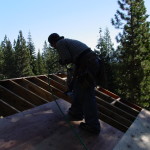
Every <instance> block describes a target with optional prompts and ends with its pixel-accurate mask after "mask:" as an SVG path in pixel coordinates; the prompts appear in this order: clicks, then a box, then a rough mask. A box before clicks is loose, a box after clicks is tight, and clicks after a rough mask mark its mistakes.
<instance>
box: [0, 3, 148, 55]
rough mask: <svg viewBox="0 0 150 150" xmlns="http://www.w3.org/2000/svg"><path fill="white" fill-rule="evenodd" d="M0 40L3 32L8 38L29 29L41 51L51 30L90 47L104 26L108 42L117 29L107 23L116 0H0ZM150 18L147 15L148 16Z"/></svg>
mask: <svg viewBox="0 0 150 150" xmlns="http://www.w3.org/2000/svg"><path fill="white" fill-rule="evenodd" d="M0 5H1V7H0V20H1V21H0V42H1V41H3V39H4V36H5V35H7V37H8V38H9V40H10V41H11V42H12V44H13V41H14V39H15V40H17V37H18V35H19V31H20V30H21V31H22V32H23V36H24V38H25V39H26V40H27V38H28V34H29V32H30V33H31V37H32V41H33V43H34V46H35V49H36V52H37V51H38V50H39V49H40V51H42V49H43V45H44V42H45V41H47V38H48V36H49V35H50V34H51V33H58V34H59V35H61V36H64V37H66V38H71V39H76V40H79V41H81V42H84V43H85V44H87V45H88V46H89V47H90V48H92V49H94V48H95V47H96V45H97V41H98V39H99V29H100V28H101V29H102V31H103V32H104V31H105V29H106V28H108V30H109V32H110V36H111V39H112V42H113V43H114V45H115V46H116V45H117V44H116V40H115V37H116V35H117V34H118V32H119V31H118V30H117V29H115V28H114V26H112V24H111V18H114V15H115V13H116V10H117V9H118V8H119V5H118V4H117V0H0ZM145 7H146V9H147V13H146V14H148V15H149V14H150V0H145ZM148 21H150V17H149V18H148Z"/></svg>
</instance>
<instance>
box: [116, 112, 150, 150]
mask: <svg viewBox="0 0 150 150" xmlns="http://www.w3.org/2000/svg"><path fill="white" fill-rule="evenodd" d="M114 150H150V112H149V111H147V110H145V109H142V111H141V112H140V113H139V115H138V116H137V118H136V120H135V121H134V122H133V124H132V125H131V127H130V128H129V129H128V130H127V132H126V133H125V135H124V136H123V137H122V139H121V140H120V142H119V143H118V144H117V145H116V147H115V148H114Z"/></svg>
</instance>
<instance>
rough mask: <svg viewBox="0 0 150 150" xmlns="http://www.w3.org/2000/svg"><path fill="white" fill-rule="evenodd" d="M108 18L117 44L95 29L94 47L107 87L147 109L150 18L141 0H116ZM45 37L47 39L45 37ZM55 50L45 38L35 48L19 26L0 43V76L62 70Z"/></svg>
mask: <svg viewBox="0 0 150 150" xmlns="http://www.w3.org/2000/svg"><path fill="white" fill-rule="evenodd" d="M118 6H119V7H118V10H117V11H116V14H114V17H112V19H111V23H112V26H114V28H116V29H118V30H119V32H120V33H119V34H118V35H117V37H116V41H117V42H118V46H117V48H114V44H113V43H112V41H111V37H110V31H109V29H108V28H107V27H106V29H105V30H104V31H102V29H101V28H100V29H99V39H98V41H97V45H95V47H96V48H95V49H94V51H95V52H96V53H97V54H98V55H99V57H100V59H102V60H103V62H104V64H105V75H106V77H107V89H108V90H110V91H112V92H114V93H116V94H118V95H119V96H120V97H122V98H123V99H125V100H127V101H131V102H133V103H135V104H137V105H139V106H141V107H143V108H146V109H149V110H150V22H149V21H147V19H148V17H149V15H147V13H146V7H145V5H144V0H118ZM46 40H47V39H46ZM58 60H59V56H58V54H57V51H56V50H55V49H53V48H52V47H50V46H49V44H48V43H47V41H45V42H44V44H43V49H42V50H41V51H40V50H38V51H37V50H36V49H35V46H34V42H33V41H32V36H31V33H30V32H29V33H28V38H27V39H25V38H24V36H23V32H22V31H21V30H20V31H19V34H18V37H17V39H15V40H14V41H13V43H12V42H11V41H10V40H9V37H7V35H4V39H3V40H2V41H1V43H0V80H4V79H9V78H18V77H25V76H36V75H43V74H48V73H56V72H59V71H61V70H62V71H66V68H64V67H63V66H61V65H60V64H59V63H58V62H57V61H58Z"/></svg>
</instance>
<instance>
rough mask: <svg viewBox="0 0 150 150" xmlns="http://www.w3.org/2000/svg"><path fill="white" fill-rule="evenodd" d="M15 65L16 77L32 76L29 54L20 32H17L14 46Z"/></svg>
mask: <svg viewBox="0 0 150 150" xmlns="http://www.w3.org/2000/svg"><path fill="white" fill-rule="evenodd" d="M15 65H16V77H23V76H30V75H33V72H32V69H31V67H30V54H29V50H28V48H27V46H26V41H25V39H24V37H23V34H22V31H19V35H18V39H17V42H16V44H15Z"/></svg>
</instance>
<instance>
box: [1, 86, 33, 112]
mask: <svg viewBox="0 0 150 150" xmlns="http://www.w3.org/2000/svg"><path fill="white" fill-rule="evenodd" d="M0 93H1V94H0V99H2V100H3V101H5V102H6V103H8V104H9V105H11V106H13V107H14V108H16V109H17V110H19V111H24V110H26V109H30V108H33V107H35V105H33V104H32V103H29V102H28V101H26V100H25V99H23V98H21V97H20V96H18V95H16V94H15V93H13V92H11V91H10V90H8V89H6V88H5V87H3V86H1V85H0Z"/></svg>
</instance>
